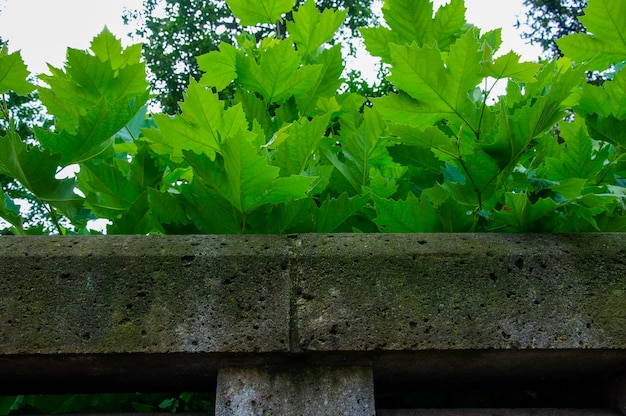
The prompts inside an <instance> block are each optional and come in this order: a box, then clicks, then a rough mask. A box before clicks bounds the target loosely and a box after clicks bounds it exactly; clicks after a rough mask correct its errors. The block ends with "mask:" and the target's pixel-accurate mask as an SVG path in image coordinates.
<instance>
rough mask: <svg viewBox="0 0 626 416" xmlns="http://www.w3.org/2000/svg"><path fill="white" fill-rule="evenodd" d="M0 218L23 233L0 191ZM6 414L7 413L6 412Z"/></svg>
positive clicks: (17, 212)
mask: <svg viewBox="0 0 626 416" xmlns="http://www.w3.org/2000/svg"><path fill="white" fill-rule="evenodd" d="M0 218H2V219H3V220H4V221H6V222H8V223H9V224H11V225H12V226H13V227H15V229H16V231H17V232H18V234H23V233H24V228H23V219H22V216H21V215H20V207H19V205H16V204H15V203H14V202H13V199H11V198H9V197H8V196H7V195H6V194H5V193H4V192H2V189H0ZM7 414H8V412H7Z"/></svg>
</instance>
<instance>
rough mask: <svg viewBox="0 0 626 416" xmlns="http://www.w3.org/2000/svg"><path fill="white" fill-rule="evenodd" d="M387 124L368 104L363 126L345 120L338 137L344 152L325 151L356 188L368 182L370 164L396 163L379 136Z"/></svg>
mask: <svg viewBox="0 0 626 416" xmlns="http://www.w3.org/2000/svg"><path fill="white" fill-rule="evenodd" d="M385 126H386V124H385V122H384V120H383V119H382V117H381V116H380V114H379V113H378V112H377V111H376V110H374V109H371V108H369V107H366V108H365V109H364V110H363V122H362V124H361V125H360V126H358V127H357V126H350V125H349V120H347V119H346V120H345V121H344V122H343V123H342V131H341V136H340V137H339V142H340V144H341V155H334V154H332V153H330V152H328V151H326V152H325V153H324V154H325V156H326V158H327V159H328V160H329V161H330V162H331V163H332V164H333V166H335V168H336V169H337V170H338V171H339V172H340V173H341V174H342V175H343V176H344V177H345V178H346V179H347V180H348V182H349V183H350V185H352V187H353V188H354V190H356V191H357V192H361V187H362V186H364V185H367V183H368V181H369V175H370V168H371V167H375V166H392V165H393V160H392V159H391V157H390V156H389V153H388V152H387V148H386V143H385V142H384V141H382V140H380V136H381V135H382V133H383V131H384V129H385ZM339 156H342V157H343V159H344V160H341V158H340V157H339Z"/></svg>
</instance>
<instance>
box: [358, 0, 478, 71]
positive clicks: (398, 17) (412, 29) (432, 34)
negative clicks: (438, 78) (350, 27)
mask: <svg viewBox="0 0 626 416" xmlns="http://www.w3.org/2000/svg"><path fill="white" fill-rule="evenodd" d="M465 10H466V9H465V4H464V3H463V0H452V1H451V2H450V3H449V4H447V5H445V6H443V7H441V8H440V9H439V10H438V11H437V14H436V16H435V19H433V18H432V17H431V16H432V15H433V5H432V3H431V2H430V1H429V0H385V2H384V5H383V16H384V17H385V22H386V23H387V25H389V29H387V28H385V27H377V28H364V29H361V34H362V35H363V38H364V39H365V45H366V46H367V50H368V51H370V53H371V54H372V55H375V56H380V57H381V58H382V60H383V62H386V63H389V62H390V60H391V57H390V55H389V46H390V44H397V45H403V44H406V45H410V44H412V43H413V42H415V43H416V47H417V48H421V47H423V46H433V45H435V44H436V45H437V47H438V48H440V49H442V50H447V48H448V46H449V45H450V44H452V42H454V40H455V39H456V38H458V37H459V36H461V35H462V34H463V32H464V26H465Z"/></svg>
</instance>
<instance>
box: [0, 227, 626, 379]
mask: <svg viewBox="0 0 626 416" xmlns="http://www.w3.org/2000/svg"><path fill="white" fill-rule="evenodd" d="M0 273H1V276H0V369H1V371H0V383H2V384H3V385H11V386H13V387H15V388H16V389H19V388H24V386H26V387H28V388H32V389H34V388H39V387H38V386H42V388H47V389H50V388H51V387H53V388H57V389H59V390H62V389H64V388H76V386H82V387H84V388H85V389H88V388H89V386H93V388H96V387H98V386H100V387H102V386H105V387H106V388H107V389H118V390H131V391H132V390H137V389H141V388H143V389H153V388H154V386H155V385H158V384H159V383H160V384H161V385H164V384H166V385H168V386H169V385H177V386H185V387H186V388H192V387H194V386H195V388H201V387H202V386H207V387H208V386H209V385H210V384H213V385H214V383H215V380H216V378H217V371H218V369H219V368H224V367H230V366H264V365H273V366H281V365H282V366H284V365H287V366H290V365H292V364H297V365H302V366H306V365H317V366H328V365H343V366H346V365H347V366H351V365H352V366H354V365H356V366H371V368H372V369H373V371H374V378H375V380H376V382H377V383H380V384H391V383H394V382H398V383H402V382H416V381H419V382H423V383H428V382H431V381H433V380H436V381H438V382H446V380H448V381H449V380H450V379H454V380H458V381H459V382H461V383H462V382H467V383H470V382H483V381H493V380H504V381H506V380H513V379H514V380H516V381H520V380H521V381H526V380H534V379H541V380H554V379H559V380H568V379H573V378H577V377H582V378H585V379H588V381H587V382H588V383H589V384H591V383H595V382H596V381H598V380H599V381H602V382H608V381H609V380H611V378H612V377H613V376H615V375H618V374H619V373H623V372H625V371H626V234H581V235H498V234H478V235H476V234H447V235H446V234H436V235H432V234H417V235H415V234H414V235H410V234H406V235H385V234H375V235H358V234H352V235H341V234H339V235H295V236H176V237H175V236H149V237H145V236H144V237H141V236H106V237H37V238H30V237H1V238H0ZM302 363H304V364H302ZM7 383H8V384H7ZM37 383H39V384H37ZM72 383H73V384H72ZM77 383H78V384H77ZM167 383H170V384H167ZM70 386H71V387H70ZM133 386H135V387H133ZM137 386H138V387H137Z"/></svg>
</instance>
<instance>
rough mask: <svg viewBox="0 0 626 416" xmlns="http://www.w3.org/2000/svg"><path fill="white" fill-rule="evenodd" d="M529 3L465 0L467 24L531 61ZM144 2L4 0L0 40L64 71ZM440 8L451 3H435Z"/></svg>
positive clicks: (34, 62)
mask: <svg viewBox="0 0 626 416" xmlns="http://www.w3.org/2000/svg"><path fill="white" fill-rule="evenodd" d="M522 1H523V0H465V4H466V6H467V9H468V12H467V16H466V17H467V20H468V21H469V22H470V23H473V24H475V25H476V26H478V27H480V28H481V29H484V30H485V31H486V30H491V29H495V28H497V27H502V29H503V34H502V36H503V41H504V44H503V46H502V49H501V52H502V53H505V52H508V51H509V50H511V49H513V50H515V51H516V52H518V53H521V54H522V56H523V58H524V59H525V60H534V59H536V58H537V57H538V56H539V55H540V53H541V50H540V49H539V48H538V47H536V48H532V47H529V46H528V45H525V44H524V41H523V40H522V39H521V38H520V36H519V34H517V33H516V31H515V29H514V25H515V22H516V19H517V16H523V11H522ZM141 3H142V0H0V37H1V38H3V39H4V40H9V42H10V43H9V51H10V52H13V51H16V50H21V51H22V57H23V58H24V60H25V61H26V64H27V65H28V67H29V70H30V71H31V72H33V73H35V74H38V73H42V72H47V67H46V62H49V63H51V64H52V65H54V66H57V67H60V66H61V65H62V64H63V61H64V59H65V50H66V47H68V46H71V47H73V48H77V49H87V48H88V47H89V43H90V41H91V39H92V38H93V37H94V36H95V35H97V34H98V33H99V32H100V31H101V30H102V28H103V27H104V26H105V25H106V26H107V27H108V28H109V30H111V31H112V32H113V33H114V34H115V35H116V36H118V37H120V38H122V39H123V40H124V43H125V44H129V43H131V41H129V40H128V39H127V38H126V34H127V33H128V32H130V31H131V28H130V27H128V26H124V25H123V23H122V18H121V16H122V11H123V9H124V7H128V8H131V9H133V8H139V7H141ZM434 3H435V6H439V5H441V4H443V3H447V1H446V0H435V1H434Z"/></svg>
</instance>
